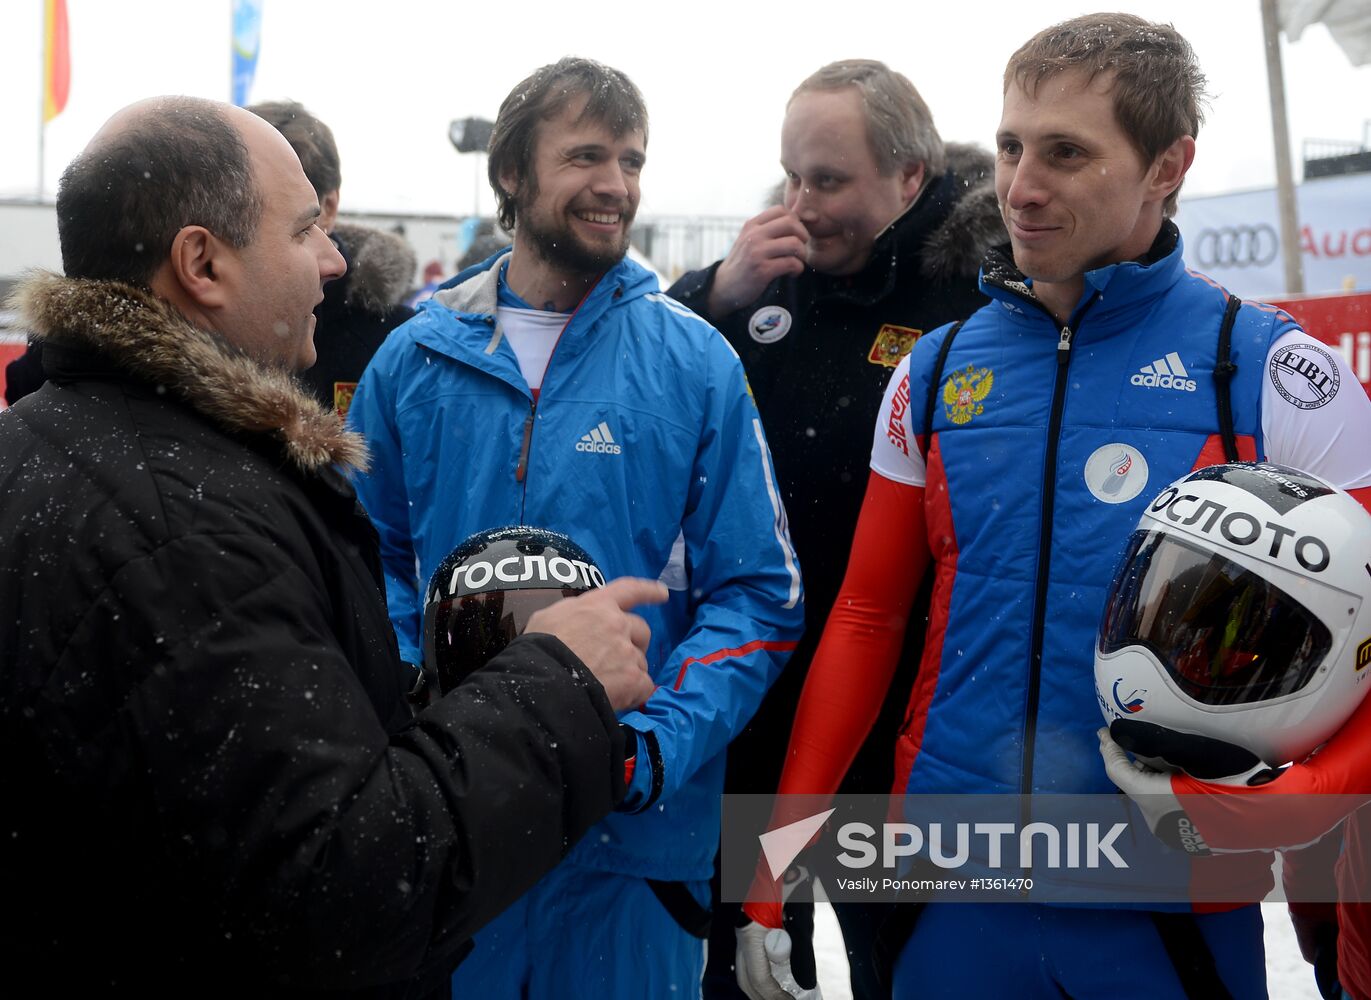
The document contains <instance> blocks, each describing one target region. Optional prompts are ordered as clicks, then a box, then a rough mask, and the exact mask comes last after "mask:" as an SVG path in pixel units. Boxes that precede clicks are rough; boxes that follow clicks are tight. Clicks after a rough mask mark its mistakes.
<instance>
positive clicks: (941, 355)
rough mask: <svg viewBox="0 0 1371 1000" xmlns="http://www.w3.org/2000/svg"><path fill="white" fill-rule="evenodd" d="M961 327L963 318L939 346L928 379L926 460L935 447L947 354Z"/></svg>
mask: <svg viewBox="0 0 1371 1000" xmlns="http://www.w3.org/2000/svg"><path fill="white" fill-rule="evenodd" d="M961 328H962V321H961V320H957V322H955V323H953V324H952V329H950V330H948V331H947V336H946V337H944V338H943V342H942V346H941V347H939V348H938V359H937V360H936V361H934V362H933V372H932V374H931V376H930V377H929V380H928V397H927V398H926V399H925V400H924V447H923V457H924V461H927V460H928V449H929V448H931V447H933V413H934V411H935V410H936V409H937V406H938V391H939V386H938V383H940V382H942V380H943V368H944V366H946V365H947V354H948V352H949V351H951V350H952V338H953V337H955V336H957V331H958V330H960V329H961Z"/></svg>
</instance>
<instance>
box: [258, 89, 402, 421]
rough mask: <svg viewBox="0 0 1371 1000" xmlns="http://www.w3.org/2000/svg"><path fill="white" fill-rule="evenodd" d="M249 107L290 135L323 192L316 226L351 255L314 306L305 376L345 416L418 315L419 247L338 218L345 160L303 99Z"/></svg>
mask: <svg viewBox="0 0 1371 1000" xmlns="http://www.w3.org/2000/svg"><path fill="white" fill-rule="evenodd" d="M248 110H249V111H251V112H252V113H253V114H255V115H257V117H259V118H263V119H265V120H266V121H268V122H270V123H271V124H272V125H274V126H275V127H276V130H277V131H278V132H280V133H281V134H282V135H283V136H285V137H286V141H287V142H289V143H290V146H291V149H293V150H295V155H296V156H298V157H299V158H300V166H301V168H302V169H303V170H304V171H305V176H306V177H308V178H309V182H310V184H311V185H313V187H314V193H315V194H316V195H317V196H318V198H319V223H318V225H319V228H320V229H322V230H323V231H324V232H325V234H327V236H328V238H329V239H331V240H332V241H333V245H334V246H336V247H337V248H338V252H339V253H340V254H342V255H343V260H345V261H347V266H348V269H347V273H346V274H344V275H343V276H342V277H341V278H339V279H338V280H337V281H331V282H329V283H328V284H327V285H326V286H325V287H324V301H323V302H320V303H319V305H318V307H317V308H316V309H315V310H314V315H315V318H316V320H317V322H316V324H315V327H314V353H315V354H316V355H317V357H316V359H315V362H314V364H312V365H310V366H309V368H308V369H306V370H305V371H303V372H301V373H300V381H302V382H303V383H304V384H305V386H306V387H307V388H308V389H309V390H310V392H312V393H313V394H314V396H315V398H316V399H318V400H319V401H320V402H322V403H323V404H324V405H325V406H328V407H332V408H333V409H334V410H336V411H337V412H338V415H339V416H340V417H343V418H346V417H347V411H348V407H349V406H350V405H351V404H352V394H353V393H354V392H355V391H356V390H357V382H358V381H359V380H360V379H361V377H362V372H364V371H365V370H366V367H367V363H368V362H369V361H371V356H372V355H373V354H375V353H376V349H377V348H378V347H380V346H381V344H382V342H384V341H385V339H386V336H387V335H388V334H389V333H390V331H391V330H393V329H395V328H396V327H397V326H399V325H400V324H401V323H403V322H404V321H405V320H407V319H409V318H410V317H411V316H413V315H414V310H413V309H411V308H409V306H407V305H405V304H404V299H405V297H406V296H407V295H408V294H409V289H410V286H411V285H412V284H413V283H414V271H415V257H414V251H413V250H412V249H411V248H410V246H409V244H408V243H406V242H405V241H404V240H403V239H401V238H400V237H399V236H396V235H395V234H394V233H383V232H381V231H380V230H379V229H372V228H370V227H368V226H360V225H357V224H355V223H347V222H339V221H338V199H339V191H340V189H341V188H342V184H343V173H342V166H341V164H340V162H339V158H338V145H337V143H335V142H334V140H333V130H332V129H330V128H329V127H328V125H326V124H324V123H323V122H321V121H320V120H319V119H318V118H316V117H314V115H312V114H310V113H309V111H308V110H306V109H305V107H304V105H302V104H300V103H299V102H298V101H263V102H262V103H260V104H252V105H249V106H248Z"/></svg>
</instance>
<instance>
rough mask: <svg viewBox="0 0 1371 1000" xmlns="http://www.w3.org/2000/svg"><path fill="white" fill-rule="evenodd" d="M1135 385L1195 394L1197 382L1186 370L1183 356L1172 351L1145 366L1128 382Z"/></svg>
mask: <svg viewBox="0 0 1371 1000" xmlns="http://www.w3.org/2000/svg"><path fill="white" fill-rule="evenodd" d="M1128 381H1129V382H1131V383H1133V384H1134V385H1144V386H1148V387H1150V388H1154V389H1174V390H1176V391H1177V392H1194V391H1195V380H1194V379H1193V378H1191V377H1190V373H1189V372H1188V371H1186V370H1185V365H1184V364H1182V363H1181V356H1180V355H1179V354H1177V353H1176V352H1175V351H1172V352H1171V353H1170V354H1168V355H1167V356H1166V357H1164V358H1158V359H1157V360H1156V361H1154V362H1152V363H1151V364H1150V365H1143V366H1142V367H1141V368H1140V369H1138V374H1136V375H1134V376H1133V377H1132V378H1131V379H1129V380H1128Z"/></svg>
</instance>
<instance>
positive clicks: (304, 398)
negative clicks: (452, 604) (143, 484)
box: [10, 272, 367, 475]
mask: <svg viewBox="0 0 1371 1000" xmlns="http://www.w3.org/2000/svg"><path fill="white" fill-rule="evenodd" d="M10 305H11V307H12V308H14V309H15V310H16V311H18V313H19V314H20V317H21V320H22V322H23V323H24V324H25V326H26V327H27V328H28V329H29V330H30V331H32V333H33V335H34V337H35V338H36V339H38V340H42V341H44V342H46V343H49V344H53V345H54V346H60V347H65V348H70V349H74V350H77V351H82V352H93V353H94V354H96V355H98V356H99V357H100V358H101V359H102V361H105V362H108V363H109V364H112V365H113V366H114V367H115V368H117V369H118V370H120V371H122V372H124V373H126V374H128V375H130V376H132V377H134V378H136V379H138V380H140V381H144V382H147V383H150V384H152V385H156V386H165V387H166V388H168V389H170V390H171V391H172V392H173V393H174V394H175V395H176V396H177V397H179V398H180V399H181V400H182V401H184V402H185V403H186V404H187V405H188V406H190V407H191V408H192V409H194V410H195V411H196V412H198V413H200V414H201V415H202V416H204V417H205V418H206V419H208V420H209V421H210V422H212V423H214V424H215V425H217V426H219V427H221V428H223V429H224V430H227V431H230V432H239V433H248V434H265V435H269V436H271V437H274V438H276V439H277V440H279V441H280V442H281V444H282V446H283V448H284V451H285V454H286V457H287V458H288V459H289V460H290V462H291V464H293V465H294V466H295V467H296V468H298V469H299V470H300V471H302V472H306V473H310V474H313V475H321V474H324V473H325V472H326V470H327V469H328V467H329V466H331V465H334V464H337V465H339V466H342V467H345V468H349V467H350V468H365V466H366V461H367V452H366V445H365V444H364V443H363V441H362V437H361V435H359V434H355V433H352V432H349V431H345V430H344V429H343V426H342V424H341V422H340V421H339V419H338V416H337V414H336V413H334V412H333V411H331V410H328V409H326V408H325V407H324V406H323V404H321V403H319V402H317V401H316V400H315V399H314V398H313V397H311V396H309V395H308V394H307V393H306V392H305V391H304V390H303V389H302V388H301V386H300V384H299V383H298V382H297V381H296V380H295V379H294V378H293V377H292V376H290V375H289V374H287V373H286V372H283V371H277V370H274V369H270V368H267V367H265V366H264V365H262V364H260V363H258V362H256V361H254V360H252V359H251V358H249V357H248V356H247V355H245V354H244V353H243V352H242V351H240V350H238V349H237V348H235V347H233V346H232V345H230V344H229V343H227V342H226V341H224V340H223V339H222V338H221V337H219V336H217V335H216V334H213V333H210V332H209V331H207V330H202V329H200V328H199V327H197V326H195V325H193V324H192V323H190V322H189V321H188V320H186V318H185V317H184V316H182V315H181V314H180V313H178V312H177V311H176V310H175V309H174V308H172V306H171V305H169V304H168V303H166V302H164V301H162V300H161V299H159V298H157V297H156V296H154V295H153V294H152V293H150V292H146V291H142V290H140V289H137V288H134V287H132V286H131V285H126V284H123V283H121V282H117V281H90V280H86V279H79V278H64V277H61V276H59V275H55V274H51V273H47V272H38V273H37V274H35V275H34V276H33V277H31V278H29V279H27V280H26V281H24V282H23V283H22V284H21V285H20V286H19V287H18V288H16V289H15V291H14V293H13V296H12V297H11V299H10Z"/></svg>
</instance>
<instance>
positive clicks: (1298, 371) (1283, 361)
mask: <svg viewBox="0 0 1371 1000" xmlns="http://www.w3.org/2000/svg"><path fill="white" fill-rule="evenodd" d="M1339 381H1341V379H1340V376H1339V375H1338V364H1337V362H1336V361H1334V360H1333V355H1331V354H1329V353H1328V352H1327V351H1325V350H1324V349H1323V348H1321V347H1315V346H1314V345H1313V344H1295V345H1294V346H1292V347H1286V348H1282V349H1281V350H1279V351H1277V352H1276V353H1275V354H1273V355H1271V384H1272V385H1273V386H1275V388H1276V391H1277V392H1279V393H1280V394H1281V398H1282V399H1284V400H1285V401H1286V402H1287V403H1289V404H1290V405H1291V406H1298V407H1299V408H1300V409H1301V410H1317V409H1318V408H1319V407H1320V406H1325V405H1327V404H1328V403H1329V402H1331V401H1332V399H1333V397H1334V396H1336V395H1337V394H1338V382H1339Z"/></svg>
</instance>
